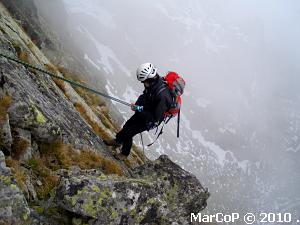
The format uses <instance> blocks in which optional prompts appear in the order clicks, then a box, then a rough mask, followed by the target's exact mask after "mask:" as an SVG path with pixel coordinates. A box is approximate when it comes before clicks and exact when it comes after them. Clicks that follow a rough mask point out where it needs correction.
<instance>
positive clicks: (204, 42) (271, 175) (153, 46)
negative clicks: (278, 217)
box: [36, 0, 300, 213]
mask: <svg viewBox="0 0 300 225" xmlns="http://www.w3.org/2000/svg"><path fill="white" fill-rule="evenodd" d="M36 4H37V6H38V9H39V13H40V14H41V15H42V16H43V17H44V19H45V20H46V21H47V23H49V25H50V26H51V27H52V29H53V30H54V31H55V32H56V33H57V35H58V36H59V37H60V38H61V40H62V41H63V45H64V48H65V49H66V50H67V51H69V52H70V53H71V54H73V55H74V57H77V58H78V59H80V60H82V61H83V62H84V63H85V65H86V66H87V67H89V68H90V74H89V75H88V76H91V77H92V78H93V79H95V80H97V79H99V80H101V79H102V80H103V79H104V80H105V81H104V82H105V83H104V84H103V85H102V86H105V87H106V90H107V91H108V92H111V93H112V94H114V95H116V96H117V97H119V98H123V99H125V100H127V101H131V102H134V101H135V98H136V97H137V96H138V94H139V93H140V92H141V91H142V86H141V85H140V84H139V83H138V82H137V81H136V77H135V70H136V67H137V66H138V65H139V64H141V63H144V62H148V61H150V62H153V63H154V64H155V65H156V66H157V67H158V70H159V73H160V74H161V75H163V74H164V73H166V72H167V71H169V70H175V71H177V72H178V73H180V74H181V75H182V76H183V77H184V78H185V79H186V82H187V87H186V93H185V95H184V97H183V102H184V103H183V109H182V111H183V123H182V126H181V129H182V131H181V132H182V137H181V139H180V140H175V139H174V135H173V136H172V134H174V131H173V132H172V129H171V128H169V129H168V131H169V134H167V135H166V137H165V139H163V140H167V141H169V142H172V143H170V144H169V146H168V147H167V146H166V145H164V144H163V143H164V142H163V141H161V142H159V146H160V150H157V149H149V151H148V152H147V154H149V156H150V157H153V158H154V157H157V156H158V155H159V154H161V153H165V154H168V155H170V157H171V158H172V159H174V160H175V161H177V162H178V163H179V164H181V165H182V166H184V168H186V169H188V170H190V171H192V172H193V173H195V175H196V176H197V177H198V178H199V180H201V181H202V182H203V184H204V186H208V187H209V189H210V190H211V194H212V197H211V199H210V201H211V202H210V203H211V205H210V203H209V205H208V211H210V212H216V211H218V210H221V209H222V210H226V211H231V212H233V211H235V210H237V209H239V210H242V209H243V210H244V211H247V207H250V205H251V207H252V209H253V208H256V210H257V211H258V212H259V211H263V210H276V211H277V212H293V213H297V212H298V213H299V211H300V193H299V190H300V175H299V171H300V165H299V161H300V160H299V157H300V89H299V85H300V76H299V72H300V64H299V59H300V43H299V40H300V26H299V21H300V2H299V1H297V0H293V1H292V0H285V1H280V0H275V1H274V0H264V1H261V0H244V1H240V0H239V1H238V0H229V1H221V0H210V1H204V0H187V1H179V0H159V1H158V0H153V1H138V0H130V1H129V0H128V1H116V0H105V1H96V0H89V1H84V0H64V1H62V0H55V1H54V0H53V1H45V0H36ZM100 86H101V84H99V87H100ZM116 107H120V111H121V113H122V112H123V115H124V117H125V118H128V117H126V112H127V114H128V109H126V108H124V107H122V106H119V105H116ZM124 112H125V113H124ZM127 116H128V115H127ZM174 127H175V126H174V124H173V127H172V128H174ZM173 130H174V129H173ZM202 138H203V139H202ZM211 143H213V147H211V146H212V144H211ZM215 146H217V147H218V148H215ZM219 148H220V149H221V155H222V154H224V155H225V154H226V153H230V154H229V156H230V157H232V158H234V160H233V163H232V164H230V163H228V162H226V163H225V166H224V165H223V166H221V165H217V164H218V157H219V159H220V157H221V156H220V155H218V153H216V151H217V150H215V151H213V149H219ZM211 152H214V154H217V155H214V156H211V154H212V153H211ZM219 152H220V151H219ZM202 155H205V158H206V159H207V160H205V158H204V160H203V158H202ZM211 157H214V158H215V159H216V160H215V161H216V162H215V161H214V163H212V161H211ZM230 157H229V158H230ZM208 159H209V160H208ZM226 160H227V161H230V160H228V154H226ZM215 163H217V164H215ZM243 163H244V164H245V163H247V168H246V172H244V173H245V174H244V175H241V173H242V172H240V171H239V170H238V167H240V166H241V165H244V164H243ZM221 164H222V163H221ZM229 164H230V166H226V165H229ZM232 165H234V166H232ZM232 168H234V171H239V172H238V173H236V172H232V171H233V169H232ZM251 168H252V169H253V168H255V169H253V170H252V169H251ZM243 169H244V170H245V168H243ZM213 170H214V172H212V171H213ZM249 171H251V172H249ZM227 175H228V176H227ZM229 175H232V176H231V177H230V176H229ZM239 175H240V176H241V177H237V178H234V179H233V178H232V177H233V176H239ZM211 176H214V177H213V178H211ZM236 179H237V180H238V184H236V183H235V182H237V181H236ZM249 179H250V180H249ZM251 179H253V180H252V181H251ZM221 180H222V181H221ZM254 180H255V181H254ZM258 180H259V181H258ZM243 182H244V183H243ZM245 182H246V183H245ZM249 183H250V184H251V185H252V186H249V187H245V186H247V185H249ZM226 188H227V189H226ZM225 189H226V192H225V191H224V190H225ZM262 189H265V190H262ZM229 192H230V197H228V198H227V197H224V195H227V194H228V193H229ZM246 192H247V193H248V192H249V193H252V194H251V196H248V197H245V199H243V200H244V202H243V201H242V202H240V199H241V198H243V197H242V196H243V195H244V194H245V193H246ZM256 192H259V197H258V196H256V197H257V199H256V198H255V197H253V196H255V193H256ZM234 193H236V194H234ZM249 195H250V194H249ZM251 201H253V202H251ZM258 201H259V203H257V202H258ZM220 202H221V203H222V204H223V205H222V206H220ZM250 202H251V203H250ZM243 203H244V204H243ZM256 203H257V204H256ZM260 207H261V208H260ZM264 207H268V208H264ZM289 210H290V211H289Z"/></svg>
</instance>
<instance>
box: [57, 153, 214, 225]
mask: <svg viewBox="0 0 300 225" xmlns="http://www.w3.org/2000/svg"><path fill="white" fill-rule="evenodd" d="M208 197H209V193H208V192H207V191H206V190H205V189H204V188H203V187H202V186H201V184H200V183H199V181H198V180H197V179H196V177H194V176H192V175H191V174H189V173H188V172H186V171H184V170H182V169H181V168H180V167H179V166H177V165H176V164H174V163H173V162H172V161H171V160H170V159H169V158H168V157H167V156H165V155H164V156H161V157H160V158H159V159H157V160H155V161H154V162H151V163H148V164H145V165H144V166H141V167H137V168H135V169H134V171H133V175H132V177H131V178H122V177H112V176H105V175H103V174H101V173H99V172H97V171H95V170H85V171H82V170H73V171H62V178H61V182H60V184H59V186H58V188H57V192H56V196H55V200H56V202H57V203H58V204H59V206H60V207H62V208H63V209H65V210H67V211H70V212H72V213H74V214H75V215H77V216H79V217H80V218H86V220H87V221H89V223H90V224H95V225H96V224H97V225H98V224H99V225H100V224H171V223H173V224H188V222H189V219H190V213H192V212H194V213H196V212H197V213H198V212H199V211H200V210H202V209H203V208H204V207H206V200H207V198H208ZM87 221H86V222H87Z"/></svg>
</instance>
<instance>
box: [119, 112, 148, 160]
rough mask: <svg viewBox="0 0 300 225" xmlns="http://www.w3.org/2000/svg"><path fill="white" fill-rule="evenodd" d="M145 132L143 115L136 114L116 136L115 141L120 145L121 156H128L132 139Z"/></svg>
mask: <svg viewBox="0 0 300 225" xmlns="http://www.w3.org/2000/svg"><path fill="white" fill-rule="evenodd" d="M145 130H147V126H146V118H145V116H144V114H143V113H139V112H136V113H135V114H134V115H133V116H132V117H131V118H130V119H129V120H127V122H126V123H125V125H124V127H123V129H122V130H121V131H120V132H119V133H117V135H116V141H117V142H119V143H122V154H123V155H126V156H128V155H129V154H130V149H131V147H132V138H133V137H134V136H135V135H136V134H138V133H141V132H143V131H145Z"/></svg>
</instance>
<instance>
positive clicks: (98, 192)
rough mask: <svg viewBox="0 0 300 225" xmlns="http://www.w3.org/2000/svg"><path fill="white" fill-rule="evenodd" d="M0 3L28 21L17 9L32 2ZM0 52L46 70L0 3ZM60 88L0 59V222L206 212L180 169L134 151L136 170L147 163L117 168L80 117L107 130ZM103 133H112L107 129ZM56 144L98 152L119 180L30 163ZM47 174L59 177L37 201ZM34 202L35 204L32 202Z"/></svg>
mask: <svg viewBox="0 0 300 225" xmlns="http://www.w3.org/2000/svg"><path fill="white" fill-rule="evenodd" d="M3 2H5V3H6V5H8V6H10V9H11V10H16V11H15V14H16V15H17V18H18V19H21V20H23V19H24V18H27V17H36V13H35V12H34V11H35V10H36V9H35V8H34V7H33V12H30V10H29V12H25V13H24V12H23V11H22V10H21V9H22V8H24V7H25V8H26V7H27V6H28V7H29V8H31V7H30V6H31V4H32V3H33V1H32V0H26V1H21V0H18V1H6V0H4V1H3ZM17 2H19V3H20V4H18V3H17ZM27 4H28V5H27ZM18 7H20V8H18ZM29 21H30V20H29ZM33 22H34V26H33V27H31V28H30V26H29V25H30V24H31V23H30V22H28V21H27V22H24V23H25V25H24V26H25V28H26V27H27V28H28V29H30V30H32V29H35V27H36V26H37V27H39V23H38V22H37V21H33ZM21 23H23V21H22V22H21ZM29 34H30V35H31V37H32V38H34V39H35V42H37V44H38V45H39V47H41V46H43V45H44V46H46V45H47V44H46V43H47V42H49V43H48V44H49V45H50V44H51V43H50V42H51V41H50V40H48V39H47V38H46V34H43V35H42V37H40V36H39V29H36V32H34V33H32V32H29ZM52 44H53V43H52ZM48 47H49V48H50V47H51V46H48ZM53 51H54V50H53ZM0 52H1V53H2V54H6V55H10V56H11V57H14V58H20V59H21V60H23V61H24V60H25V61H27V62H29V63H31V64H34V65H36V66H38V67H40V68H44V69H46V70H47V68H45V67H44V66H45V65H48V66H49V65H52V64H51V62H50V61H49V59H48V58H47V57H46V56H45V55H44V53H43V52H42V51H41V50H40V49H39V48H37V46H36V45H35V44H34V42H33V41H32V40H31V39H30V38H29V36H28V35H27V34H25V32H24V30H23V29H21V28H20V27H19V26H18V24H17V23H16V22H15V21H14V20H13V19H12V17H11V15H10V14H9V12H8V11H7V10H6V8H5V7H4V6H3V5H2V3H1V2H0ZM52 66H53V65H52ZM46 67H47V66H46ZM56 72H57V74H58V75H61V74H60V73H59V72H58V71H56ZM62 86H63V88H62V87H61V86H60V85H59V84H57V83H55V82H54V80H52V79H51V78H50V77H49V76H45V75H44V74H41V73H38V72H36V71H32V70H29V69H27V68H25V67H24V66H23V65H20V64H17V63H15V62H12V61H9V60H7V59H5V58H2V57H0V101H1V103H2V102H5V101H4V100H5V98H9V99H10V100H9V104H8V103H7V102H6V104H2V105H6V106H5V107H4V106H2V107H0V224H25V225H26V224H51V225H52V224H70V223H72V224H84V223H88V224H90V225H92V224H93V225H100V224H188V223H189V219H190V213H192V212H193V213H197V212H199V211H200V210H203V209H204V208H205V207H206V200H207V198H208V197H209V193H208V192H207V190H205V189H204V188H203V187H202V185H201V184H200V182H199V181H198V180H197V179H196V177H195V176H193V175H191V174H190V173H188V172H186V171H184V170H183V169H181V168H180V167H179V166H178V165H176V164H175V163H173V162H172V161H171V160H170V159H169V158H168V157H167V156H161V157H160V158H159V159H157V160H156V161H153V162H148V161H147V160H145V161H143V160H141V157H139V155H137V154H136V155H135V157H136V159H135V160H136V161H138V160H137V159H139V163H138V165H141V164H142V163H145V162H147V163H146V164H144V165H142V166H139V167H136V168H134V169H132V167H133V164H130V162H129V161H128V162H129V163H128V162H127V163H126V162H125V163H124V162H121V161H117V160H116V159H115V158H113V156H112V152H111V151H110V150H109V149H108V148H107V147H106V145H104V143H103V141H102V139H101V138H100V137H99V136H98V135H99V133H98V135H97V133H96V132H95V128H93V127H92V126H91V125H89V124H88V122H87V119H86V118H84V115H87V116H88V118H89V119H91V121H92V122H93V123H96V124H97V125H98V126H99V127H100V128H101V129H103V130H105V129H109V128H107V127H106V128H105V126H104V125H103V123H102V122H101V120H100V119H99V118H98V117H97V115H96V114H95V113H94V111H93V110H92V109H91V108H90V107H89V106H88V105H87V103H86V102H85V100H84V99H83V98H82V97H81V96H80V95H79V94H78V93H77V92H76V91H75V90H74V89H73V88H72V86H70V85H67V84H64V85H62ZM59 87H60V88H59ZM76 103H80V105H81V107H82V108H81V109H83V110H84V112H85V114H84V115H83V114H82V112H81V113H79V111H80V110H79V109H80V108H79V109H78V108H76V107H75V106H76ZM0 106H1V105H0ZM105 131H106V133H108V134H109V135H110V136H111V135H113V132H112V131H110V130H108V131H107V130H105ZM100 136H101V135H100ZM56 140H59V141H62V142H63V143H65V144H68V145H72V147H74V149H76V151H81V150H82V149H89V150H93V151H94V152H97V153H100V154H101V157H103V159H106V160H108V159H109V160H110V161H107V162H106V166H107V167H112V168H114V169H115V168H116V165H120V166H121V167H122V171H121V172H123V173H122V174H124V175H125V176H116V175H115V176H113V175H104V173H102V172H101V171H100V170H101V169H100V168H99V167H97V168H99V170H80V169H79V168H77V167H73V168H71V169H69V170H60V171H59V172H58V171H57V168H66V167H56V166H57V165H54V164H55V163H58V162H57V160H55V158H47V159H45V158H41V157H40V158H39V157H38V158H39V160H40V161H37V159H34V157H36V156H41V155H42V154H41V152H42V150H41V143H42V144H46V145H50V144H53V143H54V142H55V141H56ZM2 151H3V152H2ZM3 153H5V155H7V156H8V155H11V156H12V159H11V160H15V161H16V163H17V164H18V166H19V167H18V168H19V169H20V168H22V169H20V170H10V169H9V168H7V167H6V164H5V158H4V154H3ZM132 155H133V154H132ZM144 158H146V157H144ZM32 159H34V160H32ZM30 160H32V161H31V164H30V165H29V164H28V161H30ZM45 162H46V163H47V164H48V167H51V169H52V170H53V171H52V170H51V173H50V172H49V171H48V170H49V168H48V167H47V168H46V167H45V165H44V167H42V166H41V165H39V164H42V163H45ZM104 162H105V161H103V165H104ZM108 162H110V163H108ZM7 163H9V161H7ZM50 164H51V166H49V165H50ZM12 165H13V164H12ZM38 165H39V167H37V168H44V169H42V171H41V172H42V173H43V174H44V177H39V176H40V175H41V174H42V173H37V171H38V169H37V168H36V170H34V168H33V167H35V166H38ZM12 167H13V166H12ZM24 168H26V169H25V170H24ZM92 168H94V167H92ZM102 169H103V168H102ZM16 171H19V174H17V173H16ZM22 171H23V172H22ZM103 171H105V170H104V169H103ZM25 172H26V173H25ZM52 172H53V173H55V175H57V177H58V176H60V182H59V185H58V186H57V187H56V185H57V183H55V182H57V181H58V178H57V179H56V180H55V181H54V178H53V179H52V180H50V181H52V183H55V184H54V185H53V186H51V188H50V189H51V190H49V191H48V192H47V193H43V194H44V195H41V194H40V196H47V197H45V199H44V198H42V199H39V198H38V194H39V193H40V192H39V191H41V190H40V189H39V186H42V185H45V186H46V184H47V183H46V182H45V180H43V179H46V177H49V178H48V179H50V178H51V176H50V175H53V174H52ZM13 173H14V174H15V176H16V178H18V179H17V180H18V182H19V181H20V180H21V181H22V182H23V184H24V186H25V188H24V187H23V185H20V184H19V187H22V190H23V189H24V190H23V192H24V193H22V192H21V191H20V189H19V187H18V184H17V182H16V179H15V178H14V177H13V175H12V174H13ZM45 174H46V175H47V174H48V175H47V176H46V175H45ZM17 175H18V176H17ZM20 177H21V178H22V179H20ZM40 179H42V181H43V183H42V182H41V181H40ZM50 181H49V183H50ZM22 182H21V183H22ZM50 184H51V183H50ZM55 187H56V190H55ZM43 188H44V186H43ZM50 191H51V193H50ZM53 193H54V195H52V194H53ZM24 194H25V196H26V199H27V201H28V202H29V203H30V206H31V208H30V207H29V206H28V203H27V202H26V199H25V197H24ZM38 200H39V201H41V202H38ZM37 202H38V203H37ZM36 203H37V204H38V205H34V204H36ZM49 208H50V209H52V211H51V210H48V209H49ZM47 210H48V211H51V212H54V211H55V210H56V211H55V212H54V213H53V214H54V215H49V214H47V212H45V211H47ZM62 219H63V221H64V222H63V223H62V222H61V220H62ZM45 221H46V222H45Z"/></svg>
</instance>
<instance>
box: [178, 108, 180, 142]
mask: <svg viewBox="0 0 300 225" xmlns="http://www.w3.org/2000/svg"><path fill="white" fill-rule="evenodd" d="M179 122H180V110H179V112H178V115H177V138H179Z"/></svg>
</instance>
